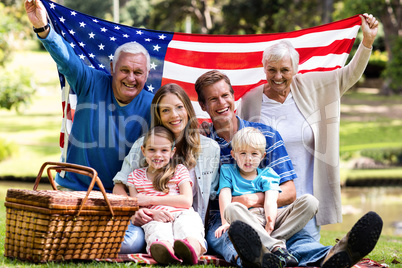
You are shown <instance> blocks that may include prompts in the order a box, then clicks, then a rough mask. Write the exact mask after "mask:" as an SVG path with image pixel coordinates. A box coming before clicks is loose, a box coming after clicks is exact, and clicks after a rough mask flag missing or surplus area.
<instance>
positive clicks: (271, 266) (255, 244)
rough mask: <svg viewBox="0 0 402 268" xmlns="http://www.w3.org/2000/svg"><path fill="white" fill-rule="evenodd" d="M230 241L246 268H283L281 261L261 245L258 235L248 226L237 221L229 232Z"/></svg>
mask: <svg viewBox="0 0 402 268" xmlns="http://www.w3.org/2000/svg"><path fill="white" fill-rule="evenodd" d="M228 235H229V238H230V241H232V243H233V246H234V248H235V249H236V251H237V254H238V255H239V257H240V259H241V261H242V266H243V267H245V268H255V267H261V268H281V267H283V266H284V265H283V263H282V262H281V260H280V259H279V258H278V257H277V256H275V255H273V254H272V253H270V252H269V251H268V250H267V249H266V248H265V247H264V246H263V245H262V243H261V240H260V237H259V236H258V233H257V232H256V231H255V230H254V229H253V228H252V227H251V226H250V225H248V224H246V223H244V222H241V221H235V222H233V223H232V224H231V225H230V227H229V230H228Z"/></svg>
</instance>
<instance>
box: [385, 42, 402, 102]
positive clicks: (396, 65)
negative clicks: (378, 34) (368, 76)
mask: <svg viewBox="0 0 402 268" xmlns="http://www.w3.org/2000/svg"><path fill="white" fill-rule="evenodd" d="M392 45H393V46H392V59H391V60H390V61H389V62H388V64H387V68H386V69H385V71H384V73H383V76H384V78H389V79H390V81H391V82H390V85H389V86H390V88H391V89H392V90H393V91H394V92H395V93H397V94H398V93H399V94H400V93H402V68H401V66H402V53H401V51H402V37H401V36H399V37H395V38H394V40H393V42H392Z"/></svg>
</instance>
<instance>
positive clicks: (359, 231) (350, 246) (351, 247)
mask: <svg viewBox="0 0 402 268" xmlns="http://www.w3.org/2000/svg"><path fill="white" fill-rule="evenodd" d="M382 224H383V223H382V219H381V217H380V216H379V215H378V214H377V213H375V212H373V211H370V212H368V213H367V214H366V215H364V216H363V217H361V218H360V219H359V220H358V221H357V222H356V223H355V225H354V226H353V227H352V229H351V230H350V231H349V233H348V234H347V235H346V236H345V237H343V238H342V239H341V240H340V241H339V242H338V243H337V244H336V245H335V246H334V247H333V248H331V250H330V251H329V252H328V254H327V256H326V257H325V258H324V261H323V262H322V266H321V267H323V268H350V267H352V266H353V265H355V264H356V263H357V262H358V261H360V260H361V259H362V258H363V257H364V256H366V255H367V254H369V253H370V252H371V251H372V250H373V249H374V247H375V245H376V244H377V241H378V239H379V238H380V234H381V230H382Z"/></svg>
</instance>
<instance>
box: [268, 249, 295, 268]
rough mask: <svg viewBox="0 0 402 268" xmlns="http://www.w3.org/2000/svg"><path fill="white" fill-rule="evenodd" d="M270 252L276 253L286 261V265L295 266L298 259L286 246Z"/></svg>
mask: <svg viewBox="0 0 402 268" xmlns="http://www.w3.org/2000/svg"><path fill="white" fill-rule="evenodd" d="M272 254H274V255H276V256H278V257H279V259H281V260H282V261H284V262H285V263H286V267H297V265H299V261H298V260H297V259H296V257H295V256H293V255H292V254H290V253H289V252H288V250H287V249H286V248H277V249H276V250H275V251H273V252H272Z"/></svg>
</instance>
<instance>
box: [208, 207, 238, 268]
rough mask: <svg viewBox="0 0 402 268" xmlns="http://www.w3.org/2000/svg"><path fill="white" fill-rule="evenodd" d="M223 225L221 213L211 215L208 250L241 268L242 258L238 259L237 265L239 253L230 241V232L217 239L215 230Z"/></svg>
mask: <svg viewBox="0 0 402 268" xmlns="http://www.w3.org/2000/svg"><path fill="white" fill-rule="evenodd" d="M221 225H222V221H221V215H220V213H213V214H211V216H210V218H209V221H208V231H207V237H206V239H207V243H208V248H209V249H212V250H213V251H214V253H216V254H219V255H221V256H222V257H223V258H224V259H225V260H226V261H227V262H230V263H232V264H237V265H238V266H239V267H241V264H240V258H237V263H236V257H237V252H236V250H235V248H234V247H233V244H232V242H231V241H230V239H229V235H228V232H227V231H226V232H225V233H223V234H222V236H221V237H219V238H216V237H215V230H216V229H218V228H219V227H220V226H221Z"/></svg>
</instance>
